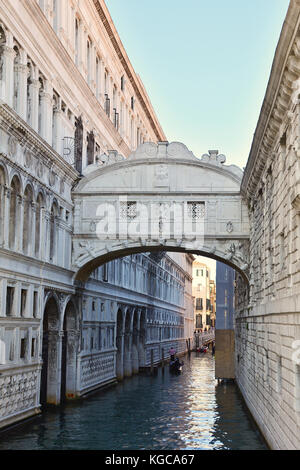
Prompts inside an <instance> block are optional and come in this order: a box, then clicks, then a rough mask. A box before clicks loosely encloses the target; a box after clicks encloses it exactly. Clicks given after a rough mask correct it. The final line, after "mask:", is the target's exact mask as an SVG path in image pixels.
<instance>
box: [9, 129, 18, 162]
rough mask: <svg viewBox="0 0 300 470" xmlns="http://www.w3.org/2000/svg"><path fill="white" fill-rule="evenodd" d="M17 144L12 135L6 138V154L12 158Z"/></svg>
mask: <svg viewBox="0 0 300 470" xmlns="http://www.w3.org/2000/svg"><path fill="white" fill-rule="evenodd" d="M17 146H18V141H17V139H16V138H15V137H14V136H13V135H10V136H9V139H8V149H7V151H8V156H9V157H10V158H14V157H15V156H16V153H17Z"/></svg>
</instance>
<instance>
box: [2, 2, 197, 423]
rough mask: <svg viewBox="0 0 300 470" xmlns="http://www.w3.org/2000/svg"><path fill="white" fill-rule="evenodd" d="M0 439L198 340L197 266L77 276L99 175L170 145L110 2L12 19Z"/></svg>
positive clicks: (5, 74)
mask: <svg viewBox="0 0 300 470" xmlns="http://www.w3.org/2000/svg"><path fill="white" fill-rule="evenodd" d="M0 98H1V106H0V189H1V192H0V266H1V268H0V427H4V426H7V425H10V424H12V423H15V422H17V421H19V420H21V419H24V418H26V417H29V416H32V415H34V414H35V413H39V412H40V405H41V404H44V403H52V404H58V403H60V402H61V401H63V400H65V399H72V398H76V397H78V396H83V395H85V394H87V393H89V392H90V391H92V390H94V389H96V388H98V387H99V386H104V385H107V384H111V383H113V382H115V381H116V380H121V379H122V378H123V377H124V376H130V375H132V374H133V373H136V372H138V371H139V369H140V368H143V367H147V366H149V365H150V364H151V363H153V364H156V363H158V362H159V361H160V360H161V359H162V357H165V358H167V357H168V354H169V352H168V351H169V348H170V346H171V345H173V346H175V347H176V349H177V351H178V352H184V351H185V350H186V348H187V342H186V340H187V339H189V338H190V339H191V338H192V337H193V328H194V325H193V300H192V262H193V257H192V256H191V255H183V254H179V253H173V254H171V253H162V254H150V253H142V254H136V255H132V256H127V257H124V258H120V259H117V260H115V261H111V262H109V263H107V264H105V265H103V266H101V267H99V268H97V269H96V270H95V271H94V272H93V273H92V275H91V276H90V278H89V279H88V281H87V282H86V283H80V282H77V281H75V280H74V277H75V276H74V274H75V273H74V269H73V268H72V235H73V215H74V214H73V208H74V206H73V200H72V188H73V186H74V185H75V184H76V183H77V182H78V181H79V179H80V177H81V175H82V172H83V171H84V170H85V168H86V167H87V166H88V165H92V164H95V163H97V162H100V163H101V161H105V159H106V158H107V156H108V155H111V154H112V153H114V152H111V151H112V150H114V151H117V152H120V153H121V154H122V155H124V156H126V157H127V156H128V155H129V154H130V153H131V152H132V151H133V150H135V149H136V147H137V146H139V145H140V144H142V143H143V142H146V141H154V142H156V141H165V140H166V137H165V135H164V133H163V130H162V128H161V126H160V124H159V122H158V119H157V117H156V115H155V112H154V110H153V108H152V105H151V103H150V100H149V98H148V96H147V93H146V90H145V88H144V86H143V84H142V82H141V79H140V78H139V76H138V75H137V74H136V73H135V71H134V69H133V67H132V65H131V63H130V61H129V59H128V57H127V54H126V51H125V50H124V47H123V45H122V42H121V40H120V38H119V36H118V33H117V31H116V29H115V27H114V24H113V22H112V19H111V17H110V15H109V12H108V10H107V8H106V6H105V3H104V1H103V0H101V1H95V0H85V1H75V0H43V1H41V0H40V1H35V0H31V1H25V0H9V1H7V2H2V4H1V7H0Z"/></svg>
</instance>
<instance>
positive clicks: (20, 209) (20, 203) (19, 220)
mask: <svg viewBox="0 0 300 470" xmlns="http://www.w3.org/2000/svg"><path fill="white" fill-rule="evenodd" d="M24 203H25V201H24V199H23V197H22V196H20V194H18V195H17V214H16V231H15V235H16V237H15V250H16V251H19V252H22V251H23V226H24Z"/></svg>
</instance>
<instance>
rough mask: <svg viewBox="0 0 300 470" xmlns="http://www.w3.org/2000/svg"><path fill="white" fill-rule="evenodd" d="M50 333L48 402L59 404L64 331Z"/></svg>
mask: <svg viewBox="0 0 300 470" xmlns="http://www.w3.org/2000/svg"><path fill="white" fill-rule="evenodd" d="M48 335H49V336H48V337H49V340H48V380H47V403H49V404H52V405H58V404H59V402H60V386H61V351H62V338H63V332H58V331H56V330H52V331H51V330H50V331H49V332H48Z"/></svg>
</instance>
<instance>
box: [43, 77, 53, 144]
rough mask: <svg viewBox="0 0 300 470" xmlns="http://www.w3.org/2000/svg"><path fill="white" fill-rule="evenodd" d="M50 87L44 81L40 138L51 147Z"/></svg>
mask: <svg viewBox="0 0 300 470" xmlns="http://www.w3.org/2000/svg"><path fill="white" fill-rule="evenodd" d="M52 93H53V90H52V87H51V86H50V84H49V82H48V81H47V80H46V81H45V91H44V92H43V93H41V95H40V96H41V113H42V116H41V137H42V138H43V139H45V140H46V142H48V144H49V145H52Z"/></svg>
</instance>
